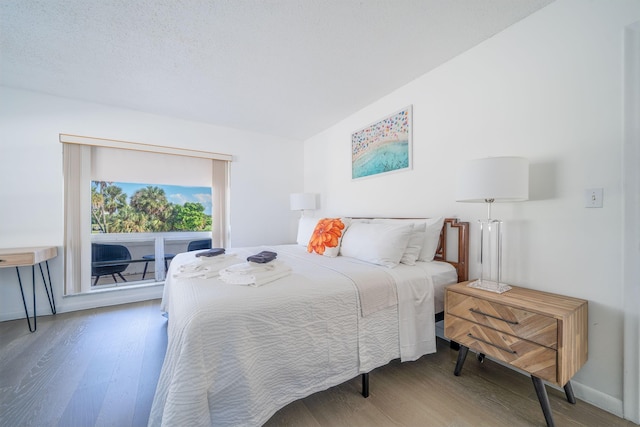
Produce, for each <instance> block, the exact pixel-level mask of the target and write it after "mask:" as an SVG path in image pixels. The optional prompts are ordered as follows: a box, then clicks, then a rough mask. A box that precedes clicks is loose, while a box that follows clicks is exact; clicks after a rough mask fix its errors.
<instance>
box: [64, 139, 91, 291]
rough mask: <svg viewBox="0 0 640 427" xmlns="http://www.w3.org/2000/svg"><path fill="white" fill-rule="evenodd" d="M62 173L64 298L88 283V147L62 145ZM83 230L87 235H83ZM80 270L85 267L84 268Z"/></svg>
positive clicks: (89, 160) (89, 253) (89, 254)
mask: <svg viewBox="0 0 640 427" xmlns="http://www.w3.org/2000/svg"><path fill="white" fill-rule="evenodd" d="M62 152H63V170H64V290H65V295H71V294H77V293H80V292H82V291H83V289H82V284H83V283H86V284H87V285H88V284H89V282H90V280H91V269H90V265H91V252H90V247H89V248H88V249H87V243H90V242H89V237H90V235H89V232H88V231H89V230H90V229H91V216H90V212H91V200H90V197H89V195H90V192H89V191H88V188H89V187H88V182H89V180H90V174H91V147H88V146H86V145H76V144H63V146H62ZM85 230H86V231H85ZM83 266H86V267H85V268H83Z"/></svg>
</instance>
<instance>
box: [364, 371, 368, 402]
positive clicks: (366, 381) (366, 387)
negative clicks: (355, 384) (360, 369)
mask: <svg viewBox="0 0 640 427" xmlns="http://www.w3.org/2000/svg"><path fill="white" fill-rule="evenodd" d="M362 396H363V397H369V373H368V372H367V373H366V374H362Z"/></svg>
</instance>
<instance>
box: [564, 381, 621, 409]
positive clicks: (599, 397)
mask: <svg viewBox="0 0 640 427" xmlns="http://www.w3.org/2000/svg"><path fill="white" fill-rule="evenodd" d="M571 387H573V391H574V393H575V395H576V397H577V398H578V399H580V400H584V401H585V402H587V403H589V404H591V405H593V406H596V407H598V408H600V409H602V410H603V411H607V412H610V413H612V414H613V415H616V416H618V417H620V418H623V416H624V410H623V403H622V400H620V399H616V398H614V397H612V396H609V395H608V394H605V393H602V392H600V391H598V390H596V389H594V388H591V387H589V386H586V385H584V384H580V383H578V382H575V381H571Z"/></svg>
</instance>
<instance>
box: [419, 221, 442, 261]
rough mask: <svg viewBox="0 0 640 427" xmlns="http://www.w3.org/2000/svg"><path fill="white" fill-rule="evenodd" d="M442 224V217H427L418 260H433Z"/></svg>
mask: <svg viewBox="0 0 640 427" xmlns="http://www.w3.org/2000/svg"><path fill="white" fill-rule="evenodd" d="M443 225H444V217H440V218H430V219H427V230H426V233H425V239H424V244H423V245H422V250H421V251H420V256H419V257H418V261H427V262H428V261H433V257H434V256H435V255H436V251H437V250H438V243H439V242H440V233H441V232H442V226H443Z"/></svg>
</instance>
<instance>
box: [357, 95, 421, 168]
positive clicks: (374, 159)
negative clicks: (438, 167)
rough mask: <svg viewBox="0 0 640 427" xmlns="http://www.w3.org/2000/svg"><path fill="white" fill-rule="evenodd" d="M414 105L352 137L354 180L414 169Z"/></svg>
mask: <svg viewBox="0 0 640 427" xmlns="http://www.w3.org/2000/svg"><path fill="white" fill-rule="evenodd" d="M412 107H413V106H412V105H410V106H408V107H406V108H404V109H402V110H400V111H398V112H396V113H393V114H391V115H389V116H387V117H385V118H383V119H381V120H379V121H377V122H375V123H373V124H371V125H369V126H367V127H365V128H364V129H361V130H359V131H357V132H354V133H353V134H351V178H352V179H358V178H365V177H368V176H372V175H379V174H386V173H390V172H397V171H402V170H409V169H411V140H412V136H411V134H412V129H411V128H412V123H411V122H412Z"/></svg>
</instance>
